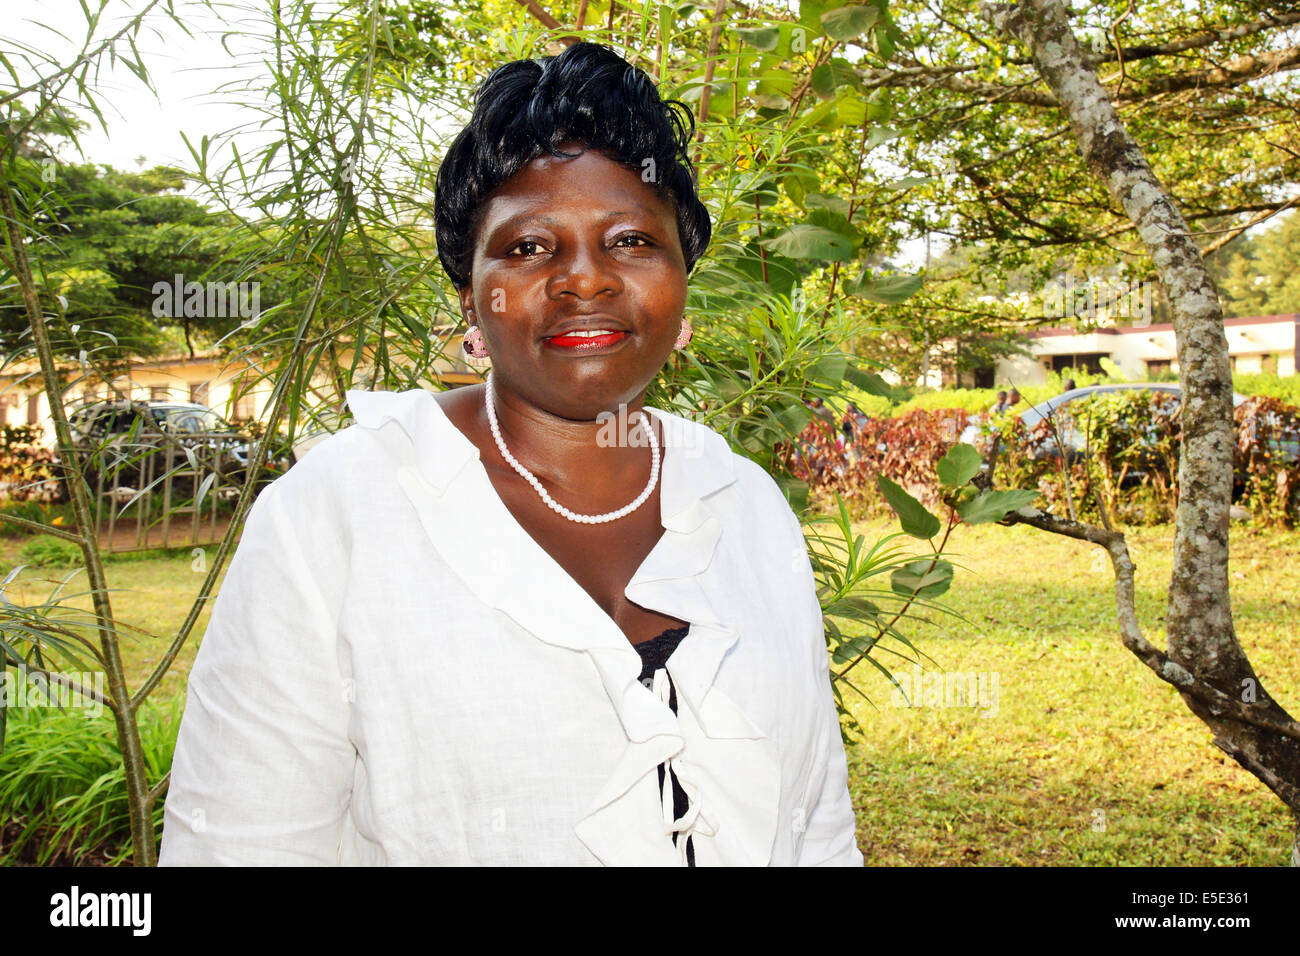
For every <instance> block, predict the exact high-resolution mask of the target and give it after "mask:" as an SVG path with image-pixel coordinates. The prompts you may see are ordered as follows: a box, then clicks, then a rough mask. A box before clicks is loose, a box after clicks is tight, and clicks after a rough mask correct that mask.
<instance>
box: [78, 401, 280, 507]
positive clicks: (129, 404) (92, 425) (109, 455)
mask: <svg viewBox="0 0 1300 956" xmlns="http://www.w3.org/2000/svg"><path fill="white" fill-rule="evenodd" d="M68 424H69V426H70V428H71V431H72V439H73V442H74V443H75V444H76V445H77V447H78V449H79V450H80V451H81V452H82V453H83V454H84V455H87V456H97V460H96V458H92V459H91V460H92V463H91V464H90V465H89V466H88V474H87V477H89V478H90V479H91V480H92V484H93V483H95V482H96V481H97V479H98V478H99V477H100V476H102V477H103V479H104V485H105V488H108V487H111V486H113V485H116V486H118V487H127V488H133V489H135V490H139V486H140V485H141V484H142V483H143V481H144V479H145V478H146V477H147V478H148V480H149V481H150V482H151V483H152V482H154V481H156V480H157V479H158V478H159V477H161V473H162V470H163V467H164V465H163V462H164V460H165V459H163V458H162V457H159V456H161V455H162V454H163V453H162V452H161V451H160V449H162V448H164V447H165V444H166V441H165V439H166V440H170V441H174V442H175V446H176V447H177V452H176V455H175V457H173V459H172V463H171V467H172V468H173V469H175V470H178V471H180V472H190V474H188V475H185V476H184V477H186V478H188V479H189V481H188V482H187V483H186V485H185V487H184V488H183V489H181V490H182V493H184V494H185V495H186V496H189V495H191V494H193V492H194V490H195V489H196V488H197V487H198V486H199V485H200V483H201V482H202V481H203V480H204V479H205V478H206V473H207V472H211V471H215V472H217V473H219V474H220V475H221V477H222V479H223V481H224V482H226V483H228V484H232V485H234V484H242V483H243V482H244V480H245V477H246V474H247V471H248V461H249V457H250V455H251V454H252V447H251V445H250V442H249V439H248V436H246V435H244V434H242V433H241V432H240V431H239V430H238V429H236V428H235V427H234V426H233V425H231V424H230V423H229V422H227V421H226V420H225V419H223V418H222V417H221V416H220V415H218V414H217V413H216V412H215V411H213V410H212V409H210V408H208V407H207V406H204V405H199V404H196V403H194V402H154V401H148V402H146V401H126V400H122V401H109V402H92V403H90V404H87V405H83V406H81V407H80V408H77V409H75V410H74V411H72V412H71V413H69V415H68ZM186 448H188V449H190V450H191V451H192V452H193V453H194V463H195V466H197V467H192V466H191V465H190V462H189V459H188V456H186V454H185V451H184V449H186ZM291 456H292V452H287V453H285V454H281V455H276V456H275V457H274V459H273V460H271V461H270V462H268V465H267V468H268V470H269V471H270V472H274V473H279V472H282V471H284V470H285V469H287V468H288V467H289V465H290V464H292V457H291ZM150 459H152V462H151V467H148V474H147V475H146V474H145V471H146V467H147V466H146V462H148V461H149V460H150ZM274 476H275V475H274V474H271V475H270V476H269V477H274ZM179 477H181V476H180V475H178V476H177V478H179ZM174 480H175V479H174ZM155 487H159V488H160V487H161V483H160V484H158V485H156V486H155ZM173 490H174V492H175V490H176V488H175V486H173Z"/></svg>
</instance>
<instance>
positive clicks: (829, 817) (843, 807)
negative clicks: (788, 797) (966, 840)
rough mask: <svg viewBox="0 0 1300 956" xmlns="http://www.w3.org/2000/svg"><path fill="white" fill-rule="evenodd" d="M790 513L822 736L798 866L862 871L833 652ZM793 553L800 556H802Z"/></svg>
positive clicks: (809, 565)
mask: <svg viewBox="0 0 1300 956" xmlns="http://www.w3.org/2000/svg"><path fill="white" fill-rule="evenodd" d="M786 511H787V514H788V515H789V518H790V521H791V522H792V524H793V533H794V536H795V537H794V541H795V544H794V545H793V547H792V551H793V549H802V554H803V558H802V559H801V560H799V561H798V562H797V564H798V568H799V571H798V576H799V579H800V581H799V591H800V595H801V597H800V600H802V601H803V608H804V610H803V613H802V616H801V619H802V620H804V621H805V622H806V625H805V627H804V629H803V633H804V634H806V637H807V641H808V645H809V659H810V665H811V667H812V672H813V673H812V686H813V687H815V688H816V692H815V693H816V698H815V702H814V704H815V708H816V712H817V731H816V735H815V737H814V742H813V747H814V751H815V754H816V757H815V759H814V761H813V774H812V780H811V782H810V785H809V793H810V795H811V797H810V799H809V804H810V805H809V806H808V807H806V808H805V813H804V814H803V825H804V832H803V839H802V841H801V842H800V843H799V851H798V854H797V856H796V857H795V865H796V866H862V865H863V860H862V853H861V851H860V850H858V844H857V837H856V829H857V821H856V818H855V816H854V813H853V801H852V799H851V797H850V795H849V769H848V758H847V756H846V754H845V751H844V739H843V737H842V736H841V734H840V718H839V712H838V711H837V710H836V707H835V695H834V693H833V692H832V690H831V681H830V651H829V650H828V648H827V646H826V628H825V623H824V621H823V618H822V610H821V602H820V601H818V599H817V584H816V579H815V578H814V576H813V571H812V563H811V561H809V559H808V552H807V543H806V541H805V540H804V537H803V531H802V530H801V528H800V526H799V519H798V518H796V517H795V516H794V513H793V512H792V511H790V510H789V508H788V506H787V509H786ZM793 553H794V554H796V555H798V554H799V553H800V552H799V551H793Z"/></svg>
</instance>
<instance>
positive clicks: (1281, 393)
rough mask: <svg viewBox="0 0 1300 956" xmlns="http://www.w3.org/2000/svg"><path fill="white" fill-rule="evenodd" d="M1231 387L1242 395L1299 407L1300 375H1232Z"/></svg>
mask: <svg viewBox="0 0 1300 956" xmlns="http://www.w3.org/2000/svg"><path fill="white" fill-rule="evenodd" d="M1232 387H1233V388H1234V389H1236V390H1237V391H1238V392H1241V394H1243V395H1261V396H1264V397H1267V398H1280V399H1281V400H1282V401H1284V402H1286V403H1287V404H1288V405H1300V375H1269V374H1257V375H1234V376H1232Z"/></svg>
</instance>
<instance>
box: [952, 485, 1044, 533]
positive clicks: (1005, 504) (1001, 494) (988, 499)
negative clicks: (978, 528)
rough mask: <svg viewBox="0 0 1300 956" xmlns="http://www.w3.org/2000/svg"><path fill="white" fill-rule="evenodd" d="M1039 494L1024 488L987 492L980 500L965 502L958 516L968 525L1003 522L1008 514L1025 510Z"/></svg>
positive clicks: (958, 507)
mask: <svg viewBox="0 0 1300 956" xmlns="http://www.w3.org/2000/svg"><path fill="white" fill-rule="evenodd" d="M1037 497H1038V492H1036V491H1029V490H1027V489H1024V488H1010V489H1008V490H1006V491H986V492H984V493H983V494H982V495H980V496H979V497H978V498H973V499H971V500H970V501H963V502H962V503H961V504H959V505H958V506H957V514H959V515H961V520H962V521H964V522H966V523H967V524H985V523H986V522H989V521H1001V520H1002V519H1003V518H1005V517H1006V516H1007V512H1009V511H1015V510H1016V509H1017V508H1023V507H1024V506H1025V505H1027V504H1029V503H1030V502H1031V501H1033V500H1034V499H1035V498H1037Z"/></svg>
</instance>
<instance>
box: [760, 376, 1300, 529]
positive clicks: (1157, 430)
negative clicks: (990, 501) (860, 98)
mask: <svg viewBox="0 0 1300 956" xmlns="http://www.w3.org/2000/svg"><path fill="white" fill-rule="evenodd" d="M962 391H963V392H965V393H967V394H971V393H973V392H977V391H978V390H973V389H964V390H962ZM935 394H945V395H951V394H952V393H951V392H947V393H935ZM972 404H974V403H972ZM1177 406H1178V403H1177V401H1176V399H1174V398H1173V396H1171V395H1169V394H1167V393H1164V392H1143V391H1136V390H1135V391H1127V392H1112V393H1103V394H1099V395H1093V396H1090V397H1088V398H1085V399H1080V400H1078V401H1075V402H1071V403H1070V405H1069V406H1068V415H1058V416H1056V429H1059V430H1060V431H1061V432H1062V437H1064V433H1066V432H1068V431H1070V430H1073V431H1074V433H1075V434H1076V435H1077V436H1078V437H1079V438H1080V439H1081V442H1080V443H1081V444H1083V445H1084V447H1086V448H1087V450H1088V453H1087V454H1086V455H1077V454H1076V455H1071V456H1070V457H1071V459H1072V460H1071V462H1070V465H1069V468H1068V470H1067V469H1065V467H1064V464H1063V461H1062V456H1061V454H1060V452H1059V450H1058V442H1057V435H1056V433H1055V430H1054V429H1053V425H1052V423H1051V422H1050V421H1041V422H1039V423H1038V424H1037V425H1035V426H1033V427H1032V428H1026V427H1025V425H1024V422H1023V421H1022V420H1021V419H1020V418H1019V417H1018V416H1016V415H1006V416H999V417H997V418H990V417H989V416H985V415H980V416H978V417H976V416H973V415H970V414H968V413H967V412H966V411H965V410H964V409H940V410H926V409H920V408H917V409H913V410H912V411H910V412H907V413H906V414H904V415H901V416H899V417H896V418H891V419H883V420H882V419H873V420H871V421H870V422H868V423H867V426H866V427H865V428H864V429H863V430H862V432H861V433H860V435H859V438H858V441H856V442H855V443H853V444H851V445H849V446H848V447H847V448H845V447H842V444H843V443H842V442H840V441H838V440H837V439H839V437H840V433H839V432H837V431H833V430H832V429H831V428H829V427H828V426H827V424H826V423H825V422H822V421H817V422H814V423H812V424H811V425H809V426H808V428H807V429H806V430H805V431H804V432H803V433H802V434H801V435H800V438H799V441H798V442H797V443H792V444H790V445H788V446H784V447H783V446H778V450H779V453H780V454H781V456H782V459H781V460H782V461H783V462H784V463H785V465H786V468H787V469H788V470H789V472H790V473H791V474H793V475H794V476H795V477H797V478H800V479H802V480H804V481H807V482H808V485H809V496H810V499H811V500H812V501H813V502H815V503H817V504H818V505H820V504H823V503H824V502H825V501H829V500H830V499H831V496H832V495H833V494H835V493H837V492H838V493H839V494H840V495H842V496H843V497H844V498H845V499H846V501H849V502H856V503H857V509H858V510H860V511H865V512H874V511H878V510H880V509H881V508H883V500H882V499H881V497H880V495H879V492H878V491H877V490H876V484H875V477H876V475H885V476H886V477H888V478H892V479H893V480H894V481H896V482H898V483H899V484H900V485H902V486H903V487H904V488H906V489H908V491H910V492H911V493H912V494H913V495H914V496H915V497H917V498H919V499H920V500H921V501H923V502H925V503H926V504H930V505H933V504H936V503H937V501H938V496H939V487H938V484H937V478H936V476H935V473H934V465H935V463H936V462H937V461H938V460H939V458H940V457H942V456H943V454H944V453H945V452H946V450H947V449H948V448H949V447H950V446H951V445H952V444H953V443H954V442H956V441H957V439H958V437H959V436H960V435H961V433H962V431H963V429H965V428H966V426H967V424H968V423H969V422H971V421H978V422H979V423H980V428H979V437H978V438H977V439H976V442H975V444H976V447H977V448H978V450H979V451H980V453H981V454H982V455H985V456H986V457H987V454H988V451H989V448H990V445H991V442H992V439H993V436H994V435H996V436H997V437H998V442H999V454H998V460H997V470H996V472H995V476H994V479H995V484H996V485H997V486H998V487H1001V488H1035V489H1037V490H1038V491H1039V493H1040V494H1042V495H1043V497H1044V499H1045V504H1046V506H1047V507H1048V508H1049V509H1050V510H1051V511H1053V512H1054V513H1056V514H1060V515H1069V514H1073V515H1074V516H1075V517H1077V518H1079V519H1080V520H1085V521H1090V522H1093V523H1100V522H1101V520H1102V510H1103V509H1104V510H1105V514H1106V516H1107V517H1108V518H1109V519H1110V520H1111V521H1112V522H1114V523H1125V524H1155V523H1162V522H1166V521H1170V520H1172V519H1173V517H1174V512H1175V509H1176V507H1177V502H1178V486H1177V482H1178V454H1179V445H1180V442H1181V440H1182V435H1181V429H1180V420H1179V418H1178V416H1177V414H1176V410H1177ZM1234 420H1235V422H1236V433H1237V451H1236V456H1235V460H1234V463H1235V469H1236V492H1237V494H1238V496H1239V497H1240V499H1241V501H1242V503H1243V504H1245V505H1246V506H1247V507H1248V508H1249V509H1250V511H1251V513H1252V515H1253V517H1254V519H1255V520H1256V521H1257V522H1259V523H1263V524H1271V525H1285V526H1294V525H1295V524H1296V523H1297V521H1300V461H1298V459H1300V407H1296V406H1293V405H1288V404H1286V403H1285V402H1282V401H1281V400H1279V399H1275V398H1253V399H1250V400H1249V401H1247V402H1246V403H1244V404H1243V405H1241V406H1240V407H1239V408H1238V409H1237V410H1236V412H1235V415H1234ZM1066 444H1067V445H1070V444H1073V443H1072V442H1070V441H1069V439H1066Z"/></svg>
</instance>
